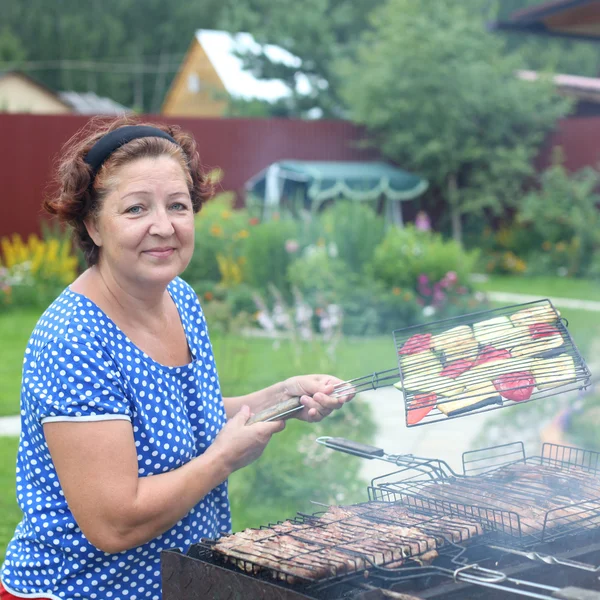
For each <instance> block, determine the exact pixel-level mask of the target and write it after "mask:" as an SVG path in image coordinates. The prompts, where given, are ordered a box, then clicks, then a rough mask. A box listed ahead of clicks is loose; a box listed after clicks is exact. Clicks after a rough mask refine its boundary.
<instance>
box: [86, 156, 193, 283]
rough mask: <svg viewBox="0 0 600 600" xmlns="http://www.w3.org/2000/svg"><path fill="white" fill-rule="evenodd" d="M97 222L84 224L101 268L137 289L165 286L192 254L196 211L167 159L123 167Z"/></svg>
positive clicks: (183, 182) (180, 174)
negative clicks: (98, 254) (158, 285)
mask: <svg viewBox="0 0 600 600" xmlns="http://www.w3.org/2000/svg"><path fill="white" fill-rule="evenodd" d="M112 181H113V182H114V183H113V184H112V186H111V189H110V191H109V193H108V194H107V195H106V196H105V197H104V200H103V201H102V203H101V206H100V211H99V213H98V214H97V215H96V217H95V218H93V219H92V218H90V219H89V220H88V221H86V226H87V229H88V232H89V233H90V236H91V238H92V239H93V240H94V243H95V244H96V245H97V246H99V248H100V259H99V265H100V267H101V268H108V269H110V270H111V272H112V273H113V275H114V276H115V277H116V278H118V279H119V280H123V279H126V280H129V281H130V282H131V283H133V284H135V285H140V284H141V285H143V284H150V285H156V284H160V285H167V284H168V283H169V282H170V281H171V280H172V279H173V278H174V277H176V276H177V275H179V274H180V273H181V272H182V271H183V270H184V269H185V268H186V267H187V265H188V263H189V262H190V259H191V258H192V253H193V250H194V211H193V208H192V201H191V199H190V193H189V191H188V186H187V182H186V178H185V175H184V173H183V170H182V168H181V166H180V165H179V164H178V163H177V161H176V160H175V159H173V158H171V157H168V156H161V157H158V158H141V159H139V160H136V161H133V162H131V163H128V164H126V165H123V166H122V167H120V168H119V169H118V170H116V171H115V173H114V174H113V176H112Z"/></svg>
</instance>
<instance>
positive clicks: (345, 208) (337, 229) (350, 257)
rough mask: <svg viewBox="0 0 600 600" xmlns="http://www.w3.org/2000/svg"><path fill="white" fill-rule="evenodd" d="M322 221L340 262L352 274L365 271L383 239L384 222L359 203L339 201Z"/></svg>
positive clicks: (326, 212)
mask: <svg viewBox="0 0 600 600" xmlns="http://www.w3.org/2000/svg"><path fill="white" fill-rule="evenodd" d="M321 221H322V222H323V229H324V234H325V236H326V238H327V241H328V243H330V244H334V247H335V251H336V254H337V256H338V257H339V258H340V260H342V261H344V262H345V263H346V265H347V266H348V267H349V269H350V270H351V271H352V272H354V273H360V272H362V270H363V269H364V266H365V265H366V264H367V263H368V262H369V261H370V260H371V257H372V256H373V252H374V251H375V248H376V247H377V245H378V244H379V243H380V242H381V239H382V238H383V236H384V232H385V221H384V219H383V218H382V217H380V216H378V215H377V214H376V213H375V211H374V210H373V209H372V208H371V207H370V206H365V205H364V204H362V203H360V202H338V203H336V204H334V206H333V207H332V208H330V209H328V210H326V211H325V212H324V213H323V215H322V217H321Z"/></svg>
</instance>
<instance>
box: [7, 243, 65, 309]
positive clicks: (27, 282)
mask: <svg viewBox="0 0 600 600" xmlns="http://www.w3.org/2000/svg"><path fill="white" fill-rule="evenodd" d="M0 248H1V249H2V260H1V261H0V310H6V309H8V308H10V307H19V308H25V307H39V308H43V307H46V306H47V305H48V304H49V303H50V302H52V301H53V300H54V299H55V298H56V296H58V295H59V294H60V293H61V291H62V290H63V289H64V287H65V286H66V285H68V284H69V283H71V281H73V280H74V279H75V277H76V275H77V257H76V256H75V254H74V253H73V249H72V244H71V241H70V239H69V238H68V237H67V236H66V235H63V236H62V237H56V236H54V235H53V236H52V237H50V238H49V239H47V240H46V239H42V240H41V239H40V238H39V237H38V236H37V235H35V234H32V235H30V236H29V237H28V239H27V241H26V242H24V241H23V240H22V239H21V236H20V235H18V234H14V235H13V236H11V237H10V238H9V237H4V238H2V240H0Z"/></svg>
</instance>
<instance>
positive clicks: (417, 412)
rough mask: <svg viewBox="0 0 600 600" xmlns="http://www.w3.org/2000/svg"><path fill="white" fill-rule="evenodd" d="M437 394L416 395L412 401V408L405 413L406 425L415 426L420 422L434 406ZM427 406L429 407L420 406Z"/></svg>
mask: <svg viewBox="0 0 600 600" xmlns="http://www.w3.org/2000/svg"><path fill="white" fill-rule="evenodd" d="M436 400H437V394H433V393H432V394H417V395H416V396H415V397H414V400H413V401H412V406H410V408H409V409H408V410H407V411H406V424H407V425H416V424H417V423H418V422H419V421H422V420H423V419H424V418H425V417H426V416H427V415H428V414H429V413H430V412H431V409H432V408H433V407H434V406H435V401H436ZM423 404H429V406H422V405H423Z"/></svg>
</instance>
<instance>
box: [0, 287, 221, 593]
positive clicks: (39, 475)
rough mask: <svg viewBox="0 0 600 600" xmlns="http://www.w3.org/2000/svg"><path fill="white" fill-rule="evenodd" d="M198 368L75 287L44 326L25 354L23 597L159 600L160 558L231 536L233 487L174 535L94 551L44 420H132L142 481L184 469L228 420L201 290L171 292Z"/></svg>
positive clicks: (12, 562) (19, 580)
mask: <svg viewBox="0 0 600 600" xmlns="http://www.w3.org/2000/svg"><path fill="white" fill-rule="evenodd" d="M168 291H169V293H170V294H171V297H172V298H173V300H174V302H175V304H176V306H177V309H178V310H179V314H180V316H181V321H182V323H183V326H184V330H185V333H186V337H187V340H188V345H189V348H190V351H191V354H192V358H193V360H192V362H191V363H189V364H188V365H185V366H181V367H167V366H164V365H161V364H159V363H157V362H156V361H154V360H153V359H152V358H150V357H149V356H148V355H147V354H145V353H144V352H143V351H142V350H140V349H139V348H138V347H136V346H135V345H134V344H133V343H132V342H131V341H130V340H129V339H128V338H127V336H126V335H125V334H124V333H123V332H122V331H121V330H120V329H119V328H118V327H117V326H116V325H115V324H114V323H113V322H112V321H111V320H110V319H109V318H108V316H107V315H106V314H105V313H104V312H102V311H101V310H100V309H99V308H98V307H97V306H96V305H95V304H94V303H93V302H91V301H90V300H88V299H87V298H86V297H85V296H82V295H80V294H76V293H74V292H72V291H70V290H69V289H68V288H67V289H66V290H65V291H64V292H63V293H62V294H61V295H60V296H59V297H58V298H57V299H56V300H55V301H54V302H53V303H52V305H51V306H50V307H49V308H48V309H47V310H46V312H45V313H44V314H43V315H42V317H41V319H40V320H39V322H38V324H37V326H36V328H35V330H34V331H33V333H32V335H31V338H30V340H29V344H28V346H27V349H26V351H25V360H24V364H23V382H22V388H21V439H20V443H19V451H18V456H17V500H18V503H19V506H20V507H21V510H22V511H23V520H22V521H21V523H20V524H19V525H18V526H17V529H16V531H15V534H14V536H13V539H12V540H11V542H10V544H9V546H8V549H7V552H6V558H5V561H4V564H3V565H2V570H1V572H0V577H1V579H2V582H3V583H4V584H5V586H6V587H7V588H9V589H11V590H13V591H15V592H18V593H19V594H31V595H32V597H35V596H48V595H51V596H52V597H56V598H61V599H62V598H64V599H71V598H85V599H86V600H96V599H102V600H104V599H110V600H160V597H161V582H160V553H161V551H162V550H164V549H168V548H181V549H182V550H183V551H184V552H185V551H187V549H188V548H189V546H190V545H191V544H193V543H195V542H197V541H199V540H200V538H203V537H208V538H215V537H218V536H219V535H221V534H222V533H225V532H229V531H231V516H230V510H229V499H228V496H227V482H225V483H223V484H221V485H219V486H218V487H216V488H215V489H214V490H213V491H212V492H211V493H210V494H208V495H207V496H205V497H204V498H203V499H202V501H201V502H199V503H198V504H197V505H196V506H195V507H194V508H193V509H192V510H191V511H190V513H189V514H188V515H187V516H186V517H185V518H183V519H182V520H181V521H179V522H178V523H177V524H176V525H175V526H174V527H173V528H172V529H170V530H168V531H166V532H165V533H163V534H162V535H160V536H158V537H157V538H155V539H154V540H152V541H151V542H148V543H146V544H144V545H143V546H139V547H137V548H134V549H132V550H127V551H124V552H121V553H119V554H107V553H105V552H103V551H101V550H99V549H98V548H95V547H94V546H92V544H90V542H89V541H88V540H87V539H86V537H85V536H84V535H83V533H82V531H81V530H80V529H79V527H78V526H77V523H76V522H75V519H74V518H73V515H72V514H71V512H70V510H69V507H68V506H67V503H66V500H65V497H64V494H63V492H62V489H61V486H60V483H59V481H58V477H57V474H56V470H55V469H54V465H53V463H52V459H51V457H50V453H49V451H48V446H47V444H46V442H45V438H44V433H43V424H44V423H45V422H51V421H65V420H88V421H93V420H100V419H126V420H128V421H130V422H131V425H132V427H133V433H134V438H135V445H136V447H137V451H138V473H139V476H140V477H147V476H150V475H156V474H159V473H164V472H165V471H170V470H172V469H176V468H177V467H179V466H181V465H183V464H185V463H187V462H188V461H190V460H191V459H192V458H194V457H196V456H198V455H199V454H202V453H203V452H204V450H205V449H206V448H207V447H208V446H209V445H210V444H211V442H212V441H213V440H214V438H215V436H216V435H217V434H218V433H219V431H220V430H221V429H222V428H223V426H224V424H225V421H226V417H225V409H224V406H223V399H222V397H221V391H220V388H219V380H218V376H217V371H216V367H215V361H214V356H213V352H212V347H211V344H210V340H209V337H208V331H207V328H206V322H205V320H204V315H203V313H202V309H201V307H200V303H199V302H198V298H197V296H196V294H195V292H194V291H193V290H192V288H191V287H190V286H189V285H188V284H187V283H185V282H184V281H183V280H182V279H180V278H176V279H175V280H173V281H172V282H171V283H170V284H169V287H168Z"/></svg>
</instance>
